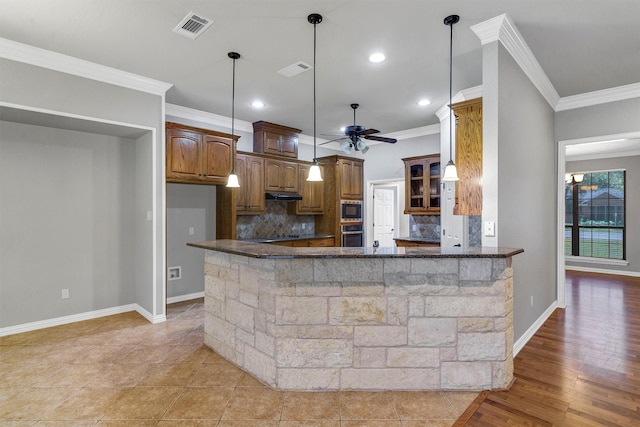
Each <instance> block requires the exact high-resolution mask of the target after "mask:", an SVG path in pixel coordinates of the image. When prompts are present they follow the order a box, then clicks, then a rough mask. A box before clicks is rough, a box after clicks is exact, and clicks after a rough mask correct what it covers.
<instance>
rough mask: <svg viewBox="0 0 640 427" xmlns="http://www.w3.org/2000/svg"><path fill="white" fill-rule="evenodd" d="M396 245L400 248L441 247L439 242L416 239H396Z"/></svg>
mask: <svg viewBox="0 0 640 427" xmlns="http://www.w3.org/2000/svg"><path fill="white" fill-rule="evenodd" d="M395 242H396V246H397V247H399V248H414V247H425V248H439V247H440V243H437V242H420V241H415V240H402V239H395Z"/></svg>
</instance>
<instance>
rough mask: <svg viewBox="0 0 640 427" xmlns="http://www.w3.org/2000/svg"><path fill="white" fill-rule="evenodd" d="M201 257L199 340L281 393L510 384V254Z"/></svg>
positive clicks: (417, 251) (215, 252)
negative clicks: (202, 293)
mask: <svg viewBox="0 0 640 427" xmlns="http://www.w3.org/2000/svg"><path fill="white" fill-rule="evenodd" d="M189 245H190V246H193V247H197V248H203V249H205V250H206V252H205V266H204V269H205V324H204V328H205V344H206V345H207V346H209V347H211V348H212V349H213V350H215V351H216V352H218V353H219V354H220V355H222V356H223V357H225V358H226V359H228V360H230V361H231V362H233V363H235V364H236V365H238V366H240V367H242V368H243V369H245V370H246V371H248V372H249V373H251V374H252V375H254V376H256V377H257V378H258V379H259V380H261V381H262V382H264V383H265V384H268V385H269V386H271V387H274V388H276V389H279V390H461V389H464V390H484V389H500V388H505V387H508V386H509V384H510V383H511V381H512V379H513V353H512V349H513V314H512V307H513V303H512V293H513V276H512V268H511V258H512V257H513V256H514V255H516V254H518V253H521V252H522V250H521V249H511V248H468V249H463V248H338V247H333V248H328V247H321V248H290V247H282V246H274V245H268V244H263V243H248V242H239V241H235V240H216V241H206V242H199V243H190V244H189Z"/></svg>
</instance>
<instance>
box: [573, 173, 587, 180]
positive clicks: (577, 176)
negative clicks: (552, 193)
mask: <svg viewBox="0 0 640 427" xmlns="http://www.w3.org/2000/svg"><path fill="white" fill-rule="evenodd" d="M583 179H584V174H583V173H576V174H574V175H573V180H574V181H575V182H582V180H583Z"/></svg>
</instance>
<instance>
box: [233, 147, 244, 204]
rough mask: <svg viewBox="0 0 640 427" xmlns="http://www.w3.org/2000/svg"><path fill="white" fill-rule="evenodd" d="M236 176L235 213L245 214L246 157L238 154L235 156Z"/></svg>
mask: <svg viewBox="0 0 640 427" xmlns="http://www.w3.org/2000/svg"><path fill="white" fill-rule="evenodd" d="M236 175H238V184H240V188H235V189H234V191H235V192H236V213H237V214H238V215H240V214H243V213H245V210H246V207H247V190H246V189H247V156H245V155H243V154H238V155H237V156H236Z"/></svg>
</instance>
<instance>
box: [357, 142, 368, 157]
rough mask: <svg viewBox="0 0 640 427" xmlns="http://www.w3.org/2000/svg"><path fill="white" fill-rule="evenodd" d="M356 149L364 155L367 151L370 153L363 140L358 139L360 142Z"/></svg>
mask: <svg viewBox="0 0 640 427" xmlns="http://www.w3.org/2000/svg"><path fill="white" fill-rule="evenodd" d="M356 148H357V149H358V150H360V151H362V154H364V153H366V152H367V151H369V147H367V144H366V143H365V142H364V141H363V140H361V139H358V142H357V144H356Z"/></svg>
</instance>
